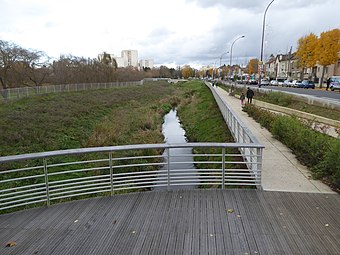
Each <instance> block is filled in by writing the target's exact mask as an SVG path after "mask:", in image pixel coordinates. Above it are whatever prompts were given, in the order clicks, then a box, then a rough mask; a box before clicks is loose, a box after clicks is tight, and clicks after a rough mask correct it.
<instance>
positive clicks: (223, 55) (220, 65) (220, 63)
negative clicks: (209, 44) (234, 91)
mask: <svg viewBox="0 0 340 255" xmlns="http://www.w3.org/2000/svg"><path fill="white" fill-rule="evenodd" d="M228 53H229V51H227V52H224V53H223V54H222V55H221V57H220V67H221V65H222V57H223V56H224V55H226V54H228ZM220 67H219V68H220ZM218 70H219V69H218ZM219 77H220V78H221V75H220V74H219Z"/></svg>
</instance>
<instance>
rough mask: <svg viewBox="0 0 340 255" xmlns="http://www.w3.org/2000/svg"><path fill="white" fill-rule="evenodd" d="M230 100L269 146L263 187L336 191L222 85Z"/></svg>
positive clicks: (253, 131) (221, 94)
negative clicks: (316, 177) (318, 177)
mask: <svg viewBox="0 0 340 255" xmlns="http://www.w3.org/2000/svg"><path fill="white" fill-rule="evenodd" d="M214 89H215V90H216V92H217V93H218V94H219V95H220V96H221V97H222V98H224V99H225V100H226V102H227V104H228V106H229V107H230V108H231V109H233V111H234V112H235V113H236V114H237V115H238V117H239V118H240V119H241V120H242V122H243V123H244V124H245V125H246V126H247V127H248V128H249V129H250V130H251V132H252V133H253V134H254V136H255V137H256V138H257V139H258V141H259V143H261V144H263V145H264V146H265V148H264V150H263V160H262V187H263V189H264V190H271V191H288V192H310V193H335V192H333V191H332V190H331V189H330V188H329V187H328V186H327V185H325V184H323V183H322V182H321V181H318V180H312V178H311V174H310V172H309V170H308V169H307V167H305V166H303V165H301V164H300V163H299V162H298V161H297V160H296V158H295V156H294V155H293V154H292V153H291V151H290V149H289V148H287V147H286V146H285V145H284V144H282V143H281V142H279V141H277V140H276V139H274V138H273V137H272V135H271V133H270V132H269V131H268V130H267V129H265V128H262V127H261V126H260V124H259V123H257V122H256V121H255V120H253V119H252V118H250V117H248V114H247V113H246V112H243V111H242V108H241V104H240V100H239V99H237V98H235V97H232V96H229V94H228V92H227V91H225V90H223V89H221V88H220V87H217V88H214Z"/></svg>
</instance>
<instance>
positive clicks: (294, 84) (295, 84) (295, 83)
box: [291, 80, 301, 88]
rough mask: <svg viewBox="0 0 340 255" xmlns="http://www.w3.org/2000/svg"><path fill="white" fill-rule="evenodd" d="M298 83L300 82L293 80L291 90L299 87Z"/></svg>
mask: <svg viewBox="0 0 340 255" xmlns="http://www.w3.org/2000/svg"><path fill="white" fill-rule="evenodd" d="M299 83H301V81H300V80H293V81H292V85H291V86H292V87H293V88H297V86H298V85H299Z"/></svg>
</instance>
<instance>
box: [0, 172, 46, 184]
mask: <svg viewBox="0 0 340 255" xmlns="http://www.w3.org/2000/svg"><path fill="white" fill-rule="evenodd" d="M44 176H45V175H43V174H39V175H32V176H24V177H18V178H13V179H6V180H1V181H0V183H6V182H12V181H21V180H27V179H34V178H41V177H44Z"/></svg>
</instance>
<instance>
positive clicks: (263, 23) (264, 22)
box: [259, 0, 274, 87]
mask: <svg viewBox="0 0 340 255" xmlns="http://www.w3.org/2000/svg"><path fill="white" fill-rule="evenodd" d="M273 2H274V0H272V1H271V2H270V3H269V4H268V5H267V8H266V10H265V11H264V15H263V22H262V41H261V56H260V65H261V66H260V75H259V87H261V79H262V65H263V44H264V29H265V25H266V14H267V11H268V8H269V6H270V5H271V4H272V3H273Z"/></svg>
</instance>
